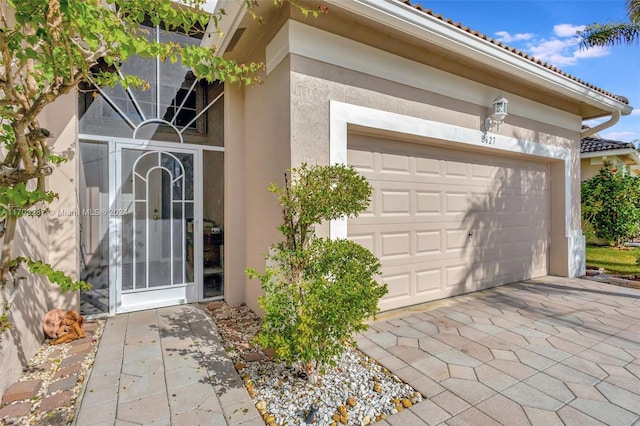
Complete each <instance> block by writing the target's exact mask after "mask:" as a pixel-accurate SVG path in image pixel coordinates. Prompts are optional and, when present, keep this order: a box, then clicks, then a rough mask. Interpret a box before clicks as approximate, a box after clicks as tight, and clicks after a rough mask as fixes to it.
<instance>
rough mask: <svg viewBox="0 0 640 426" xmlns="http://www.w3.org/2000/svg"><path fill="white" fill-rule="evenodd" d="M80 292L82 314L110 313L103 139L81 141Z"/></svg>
mask: <svg viewBox="0 0 640 426" xmlns="http://www.w3.org/2000/svg"><path fill="white" fill-rule="evenodd" d="M78 152H79V157H80V161H79V165H80V171H79V181H80V184H79V189H78V204H79V209H80V211H79V213H80V214H79V217H78V219H79V226H80V279H82V280H84V281H87V282H88V283H90V284H91V289H90V290H88V291H83V292H81V293H80V310H81V312H82V314H83V315H99V314H106V313H108V312H109V215H108V212H109V151H108V149H107V144H105V143H103V142H87V141H80V149H79V151H78Z"/></svg>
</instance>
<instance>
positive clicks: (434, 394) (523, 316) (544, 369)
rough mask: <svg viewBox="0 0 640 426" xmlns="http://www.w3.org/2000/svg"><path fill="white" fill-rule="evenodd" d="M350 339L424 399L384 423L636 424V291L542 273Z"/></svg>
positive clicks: (639, 300)
mask: <svg viewBox="0 0 640 426" xmlns="http://www.w3.org/2000/svg"><path fill="white" fill-rule="evenodd" d="M400 315H401V316H400ZM357 341H358V347H359V348H360V350H362V351H363V352H364V353H366V354H367V355H369V356H371V357H373V358H375V359H376V360H378V361H379V362H380V363H381V364H382V365H384V366H385V367H387V368H388V369H389V370H391V371H392V372H393V373H394V374H396V375H397V376H398V377H400V378H402V379H403V380H405V381H407V382H408V383H410V384H411V385H413V386H414V387H415V388H416V389H417V390H418V391H420V392H422V394H423V395H425V396H426V397H427V399H425V401H423V402H421V403H419V404H416V405H415V406H413V407H411V408H410V409H408V410H403V411H401V412H400V413H399V414H397V415H394V416H390V417H389V418H388V419H387V422H388V424H392V425H424V424H440V423H446V424H449V425H461V424H470V425H493V424H503V425H509V426H511V425H529V424H533V425H544V426H549V425H555V424H559V425H560V424H567V425H581V426H582V425H591V424H609V425H633V424H636V425H640V290H633V289H628V288H623V287H616V286H612V285H607V284H600V283H597V282H594V281H587V280H581V279H567V278H557V277H545V278H542V279H537V280H532V281H527V282H524V283H517V284H512V285H508V286H503V287H499V288H496V289H492V290H487V291H483V292H479V293H474V294H470V295H465V296H460V297H456V298H452V299H447V300H445V301H443V302H438V303H432V304H427V305H423V306H421V307H417V308H415V309H411V310H404V311H403V313H399V314H396V316H395V317H393V319H387V320H384V321H379V322H376V323H373V324H371V327H370V328H369V330H368V331H367V332H366V333H364V334H363V335H360V336H358V339H357Z"/></svg>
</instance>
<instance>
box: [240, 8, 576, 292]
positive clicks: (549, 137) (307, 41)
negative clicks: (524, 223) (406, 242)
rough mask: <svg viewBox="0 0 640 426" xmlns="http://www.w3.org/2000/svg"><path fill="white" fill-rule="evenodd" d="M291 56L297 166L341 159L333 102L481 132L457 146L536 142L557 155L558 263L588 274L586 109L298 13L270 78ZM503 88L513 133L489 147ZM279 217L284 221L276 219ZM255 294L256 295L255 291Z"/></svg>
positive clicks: (271, 55) (269, 56) (561, 270)
mask: <svg viewBox="0 0 640 426" xmlns="http://www.w3.org/2000/svg"><path fill="white" fill-rule="evenodd" d="M329 26H330V25H329ZM352 30H353V31H354V33H356V34H358V35H359V37H360V38H364V37H366V34H367V29H364V28H357V31H356V30H355V29H354V28H352ZM363 34H364V36H363ZM285 60H288V61H289V65H288V67H289V70H290V90H291V99H290V105H291V107H290V114H291V115H290V117H291V123H290V127H291V156H290V161H291V165H292V166H293V167H296V166H299V165H300V164H302V163H304V162H308V163H320V164H329V163H330V162H334V161H336V158H334V157H335V156H334V155H333V154H332V152H331V151H332V144H334V140H335V134H336V132H337V130H336V128H335V126H332V122H331V117H332V113H331V105H332V102H334V103H335V102H338V103H342V104H345V105H352V106H353V107H354V108H370V109H371V110H372V111H374V112H382V113H385V114H387V115H389V116H390V115H395V116H397V117H400V118H399V120H400V121H402V117H405V118H406V119H418V120H423V121H424V122H425V123H426V122H436V123H444V125H446V126H450V127H449V128H450V129H452V130H450V131H451V132H452V133H451V137H452V138H453V136H455V135H454V134H455V133H456V132H458V133H459V131H463V132H466V131H467V130H468V131H472V132H473V133H472V135H473V136H472V137H475V136H477V139H478V140H476V141H473V140H470V139H469V140H466V141H464V144H462V145H456V146H455V147H456V148H457V149H469V150H480V151H484V152H491V150H492V149H494V148H496V149H498V150H497V151H495V153H496V154H497V155H501V156H507V157H508V156H518V157H519V158H523V157H526V156H527V155H528V152H527V149H533V150H536V149H539V150H541V152H542V151H545V152H547V153H543V154H540V156H539V157H537V158H536V159H537V160H541V161H546V162H547V163H548V164H549V172H550V176H551V188H552V190H551V194H550V201H551V212H550V217H551V231H550V234H551V235H550V238H549V239H550V247H551V250H550V253H551V254H550V259H549V271H550V273H552V274H555V275H567V276H579V275H581V274H582V273H583V271H584V237H583V235H582V232H581V227H580V199H579V179H577V178H576V177H577V176H579V170H580V168H579V167H580V162H579V150H578V140H579V129H580V127H581V121H582V120H581V117H580V116H579V115H577V114H573V113H571V112H568V111H567V109H568V108H565V107H566V106H563V109H562V110H560V109H557V108H555V107H552V106H549V105H544V104H541V103H539V102H535V101H532V100H531V99H529V98H528V97H527V96H526V95H527V94H526V93H523V92H522V91H519V92H518V94H515V93H509V92H508V91H506V90H505V89H504V88H495V87H490V86H487V85H486V84H481V83H478V82H474V81H470V80H468V79H465V78H463V77H460V76H459V75H456V74H455V73H449V72H443V71H442V70H440V69H437V68H434V67H432V66H430V65H426V64H421V63H417V62H415V61H410V60H408V59H406V58H403V57H399V56H396V55H393V54H390V53H389V52H387V51H383V50H380V49H376V48H375V47H373V46H369V45H364V44H362V43H358V42H356V41H354V40H352V39H346V38H341V37H339V36H337V35H335V34H331V33H328V32H325V31H322V30H319V29H317V28H312V27H310V26H307V25H306V24H302V23H300V22H296V21H292V20H289V21H288V22H287V23H285V24H284V26H283V28H282V29H281V30H280V32H279V33H278V34H277V35H276V36H275V37H274V38H273V40H272V41H271V42H270V44H269V45H268V46H267V52H266V64H267V77H266V80H267V81H268V80H269V79H270V78H271V73H272V72H275V70H276V69H278V70H279V69H280V68H281V67H282V66H283V64H286V62H285ZM496 81H497V80H496ZM500 93H502V94H503V96H505V97H506V98H508V99H509V100H510V105H509V107H510V114H509V117H508V118H507V120H506V122H505V123H504V124H503V125H502V126H500V128H499V130H497V131H493V132H492V134H496V135H497V138H498V139H500V140H502V139H501V138H504V141H506V142H505V144H504V147H492V146H483V145H482V144H480V142H479V139H480V129H481V121H482V120H483V119H484V117H485V116H486V115H487V111H488V108H487V105H490V104H491V101H492V100H493V98H495V97H496V96H497V95H498V94H500ZM532 97H533V96H532ZM365 127H366V126H365ZM345 128H353V129H356V131H357V132H361V131H366V132H374V133H375V132H381V133H384V131H383V130H381V129H374V130H372V129H370V128H369V129H363V128H359V127H358V125H357V123H356V124H354V123H346V126H345ZM346 132H348V130H347V131H346ZM467 134H471V133H467ZM400 137H401V138H403V139H405V140H413V141H416V142H419V143H432V142H433V141H429V140H428V139H427V138H424V137H421V136H420V135H419V134H418V133H412V132H408V133H405V134H402V135H400ZM447 139H448V138H447V137H443V138H442V140H440V141H438V142H435V143H438V144H446V140H447ZM443 140H444V142H443ZM522 146H526V147H527V148H526V149H523V148H522ZM452 147H453V146H452ZM505 147H506V148H505ZM534 155H537V154H535V153H534ZM532 158H533V157H532ZM342 160H343V161H345V160H346V159H342ZM276 225H277V221H276V222H274V223H273V226H276ZM334 228H335V226H332V225H329V224H325V225H324V226H323V227H322V228H321V229H320V233H321V234H323V235H330V234H331V235H336V232H335V229H334ZM338 228H339V226H338ZM338 234H340V233H339V232H338ZM265 240H266V239H265ZM276 240H277V239H276ZM274 241H275V240H274ZM254 242H255V241H254ZM247 296H249V295H248V294H247ZM247 303H251V300H250V299H249V298H247Z"/></svg>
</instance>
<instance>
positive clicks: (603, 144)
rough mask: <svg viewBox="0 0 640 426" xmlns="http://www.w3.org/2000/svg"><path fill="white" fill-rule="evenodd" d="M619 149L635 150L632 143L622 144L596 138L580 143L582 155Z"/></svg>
mask: <svg viewBox="0 0 640 426" xmlns="http://www.w3.org/2000/svg"><path fill="white" fill-rule="evenodd" d="M617 149H635V146H634V145H633V144H632V143H631V142H620V141H614V140H610V139H600V138H594V137H588V138H584V139H582V140H581V141H580V153H581V154H583V153H585V152H601V151H613V150H617Z"/></svg>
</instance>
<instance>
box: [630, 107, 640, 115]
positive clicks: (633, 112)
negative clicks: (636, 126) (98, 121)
mask: <svg viewBox="0 0 640 426" xmlns="http://www.w3.org/2000/svg"><path fill="white" fill-rule="evenodd" d="M629 115H640V108H636V109H634V110H633V111H631V114H629Z"/></svg>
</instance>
